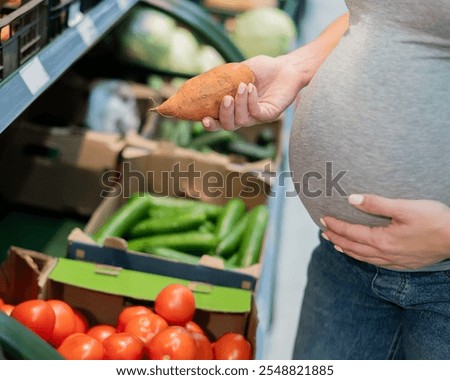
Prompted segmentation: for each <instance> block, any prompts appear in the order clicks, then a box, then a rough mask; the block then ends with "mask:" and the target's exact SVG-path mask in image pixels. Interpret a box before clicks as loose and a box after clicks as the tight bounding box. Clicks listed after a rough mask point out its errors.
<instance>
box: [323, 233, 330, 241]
mask: <svg viewBox="0 0 450 380" xmlns="http://www.w3.org/2000/svg"><path fill="white" fill-rule="evenodd" d="M322 237H323V238H324V239H325V240H327V241H330V239H328V236H327V235H325V233H324V232H322Z"/></svg>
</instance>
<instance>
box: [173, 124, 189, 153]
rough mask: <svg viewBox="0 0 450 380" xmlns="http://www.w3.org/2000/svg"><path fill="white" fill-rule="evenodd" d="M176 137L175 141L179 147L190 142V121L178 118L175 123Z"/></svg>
mask: <svg viewBox="0 0 450 380" xmlns="http://www.w3.org/2000/svg"><path fill="white" fill-rule="evenodd" d="M175 128H176V130H177V135H176V136H177V138H176V141H175V143H176V144H177V145H178V146H181V147H187V146H188V145H189V143H190V142H191V138H192V135H191V123H190V122H189V121H186V120H178V121H177V122H176V124H175Z"/></svg>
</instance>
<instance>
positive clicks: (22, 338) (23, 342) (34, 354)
mask: <svg viewBox="0 0 450 380" xmlns="http://www.w3.org/2000/svg"><path fill="white" fill-rule="evenodd" d="M0 347H1V348H2V349H3V350H4V353H5V356H7V357H8V358H10V359H18V360H63V359H64V358H63V357H62V356H61V355H60V354H59V353H58V351H56V349H55V348H53V347H52V346H51V345H50V344H48V343H47V342H46V341H44V340H43V339H42V338H41V337H39V336H38V335H37V334H35V333H33V332H32V331H31V330H30V329H28V328H27V327H25V326H24V325H23V324H21V323H20V322H18V321H16V320H15V319H14V318H11V317H9V316H7V315H6V314H4V313H2V312H1V311H0ZM5 378H6V376H5Z"/></svg>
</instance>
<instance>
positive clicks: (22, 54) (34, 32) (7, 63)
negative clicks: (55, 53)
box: [0, 0, 47, 81]
mask: <svg viewBox="0 0 450 380" xmlns="http://www.w3.org/2000/svg"><path fill="white" fill-rule="evenodd" d="M0 14H1V15H2V18H1V19H0V32H1V35H2V38H1V41H0V81H1V80H3V79H5V78H6V77H7V76H8V75H10V74H11V73H13V72H14V71H15V70H16V69H17V68H18V67H19V66H21V65H22V64H23V63H25V62H26V61H27V60H28V59H30V58H31V57H32V56H33V55H35V54H36V53H37V52H38V51H39V50H40V49H41V48H42V47H43V46H44V45H45V44H46V42H47V0H30V1H24V3H23V5H22V6H20V7H19V8H17V9H9V8H7V7H5V8H2V9H1V10H0Z"/></svg>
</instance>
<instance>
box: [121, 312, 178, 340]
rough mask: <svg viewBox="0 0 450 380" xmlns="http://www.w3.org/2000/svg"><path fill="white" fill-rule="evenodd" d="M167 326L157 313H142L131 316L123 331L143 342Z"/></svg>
mask: <svg viewBox="0 0 450 380" xmlns="http://www.w3.org/2000/svg"><path fill="white" fill-rule="evenodd" d="M167 327H169V325H168V324H167V322H166V321H165V320H164V319H163V318H161V317H160V316H159V315H157V314H143V315H136V316H135V317H134V318H132V319H131V320H130V321H129V322H128V323H127V325H126V326H125V332H127V333H129V334H131V335H134V336H135V337H137V338H139V339H140V340H142V342H143V343H144V344H145V343H147V342H149V341H150V340H151V339H152V338H153V337H154V336H155V335H156V334H158V333H159V332H160V331H162V330H164V329H166V328H167Z"/></svg>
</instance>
